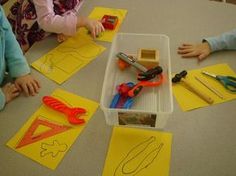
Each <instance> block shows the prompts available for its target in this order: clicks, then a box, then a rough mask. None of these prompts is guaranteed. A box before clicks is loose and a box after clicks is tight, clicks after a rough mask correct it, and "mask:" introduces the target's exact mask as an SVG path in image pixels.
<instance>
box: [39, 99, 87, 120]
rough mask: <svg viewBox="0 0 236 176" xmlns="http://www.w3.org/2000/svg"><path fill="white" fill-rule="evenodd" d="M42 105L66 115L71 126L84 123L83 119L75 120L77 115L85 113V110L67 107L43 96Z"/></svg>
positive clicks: (56, 100) (58, 101)
mask: <svg viewBox="0 0 236 176" xmlns="http://www.w3.org/2000/svg"><path fill="white" fill-rule="evenodd" d="M43 103H44V104H45V105H47V106H48V107H50V108H52V109H54V110H56V111H58V112H61V113H63V114H65V115H67V118H68V121H69V122H70V123H71V124H82V123H85V120H84V119H80V118H77V116H78V114H81V115H82V114H85V113H86V110H85V109H83V108H71V107H68V106H67V105H66V104H65V103H63V102H61V101H60V100H58V99H56V98H54V97H51V96H44V97H43Z"/></svg>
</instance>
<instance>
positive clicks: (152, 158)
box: [103, 127, 172, 176]
mask: <svg viewBox="0 0 236 176" xmlns="http://www.w3.org/2000/svg"><path fill="white" fill-rule="evenodd" d="M171 141H172V134H170V133H166V132H159V131H151V130H144V129H138V128H137V129H135V128H122V127H114V129H113V133H112V137H111V141H110V146H109V151H108V153H107V158H106V163H105V166H104V170H103V176H124V175H127V176H128V175H130V176H131V175H140V176H157V175H160V176H168V175H169V168H170V155H171Z"/></svg>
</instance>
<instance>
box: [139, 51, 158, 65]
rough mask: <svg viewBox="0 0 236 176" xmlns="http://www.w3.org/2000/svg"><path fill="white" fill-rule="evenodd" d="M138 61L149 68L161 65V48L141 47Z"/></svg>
mask: <svg viewBox="0 0 236 176" xmlns="http://www.w3.org/2000/svg"><path fill="white" fill-rule="evenodd" d="M137 62H138V63H139V64H142V65H143V66H145V67H147V68H153V67H156V66H158V65H159V50H156V49H144V48H141V49H139V51H138V59H137Z"/></svg>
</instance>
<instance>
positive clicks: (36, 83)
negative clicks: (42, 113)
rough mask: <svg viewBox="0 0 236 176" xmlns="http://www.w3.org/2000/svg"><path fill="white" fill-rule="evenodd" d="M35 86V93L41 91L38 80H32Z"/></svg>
mask: <svg viewBox="0 0 236 176" xmlns="http://www.w3.org/2000/svg"><path fill="white" fill-rule="evenodd" d="M32 85H33V88H34V93H38V92H39V88H40V87H39V84H38V82H37V81H33V82H32Z"/></svg>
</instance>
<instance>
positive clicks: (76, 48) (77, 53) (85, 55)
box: [55, 43, 102, 60]
mask: <svg viewBox="0 0 236 176" xmlns="http://www.w3.org/2000/svg"><path fill="white" fill-rule="evenodd" d="M91 49H92V50H93V52H88V51H91ZM55 50H56V51H58V52H60V53H71V55H73V56H74V57H76V58H79V59H81V60H90V59H92V58H94V57H96V56H97V55H99V53H101V52H102V48H100V47H98V46H97V45H96V44H95V43H85V44H81V45H78V44H76V43H75V44H74V45H73V46H72V45H71V46H68V45H67V46H64V47H58V48H56V49H55Z"/></svg>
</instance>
